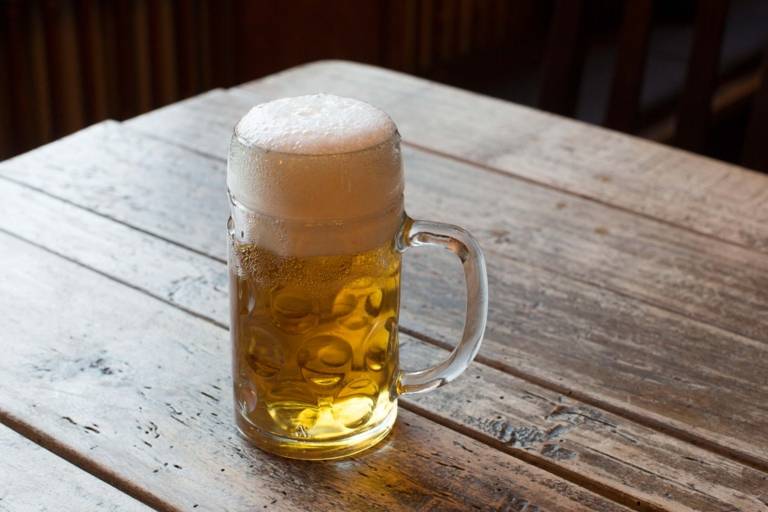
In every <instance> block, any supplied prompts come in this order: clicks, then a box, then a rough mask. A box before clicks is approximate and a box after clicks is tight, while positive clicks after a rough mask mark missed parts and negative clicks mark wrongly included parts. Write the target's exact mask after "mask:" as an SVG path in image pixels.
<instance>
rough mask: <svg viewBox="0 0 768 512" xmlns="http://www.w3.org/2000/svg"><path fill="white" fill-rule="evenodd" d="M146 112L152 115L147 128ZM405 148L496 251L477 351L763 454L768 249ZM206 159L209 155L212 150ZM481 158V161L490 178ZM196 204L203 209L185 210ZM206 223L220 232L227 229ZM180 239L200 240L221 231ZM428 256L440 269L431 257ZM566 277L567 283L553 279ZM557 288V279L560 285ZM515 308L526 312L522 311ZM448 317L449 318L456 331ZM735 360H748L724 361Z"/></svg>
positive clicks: (453, 209) (418, 183)
mask: <svg viewBox="0 0 768 512" xmlns="http://www.w3.org/2000/svg"><path fill="white" fill-rule="evenodd" d="M190 104H191V102H187V105H190ZM212 110H214V111H216V112H220V111H223V110H224V109H223V107H222V108H217V109H212ZM177 112H178V110H177ZM195 115H196V116H197V117H194V116H191V117H192V119H194V126H197V127H198V129H199V131H202V132H206V133H209V134H213V133H214V132H215V128H213V127H211V128H210V129H208V128H207V125H206V124H205V123H204V120H203V119H204V118H203V117H202V114H201V113H197V114H195ZM163 116H164V119H166V120H168V123H167V124H165V127H166V128H167V131H166V133H176V134H183V133H185V129H183V128H182V126H181V125H180V124H179V123H180V121H179V120H180V119H182V118H183V116H182V115H175V114H174V117H175V119H176V123H175V124H173V123H172V122H171V121H170V120H169V119H170V118H171V116H169V115H167V113H163ZM147 119H148V116H145V117H144V120H143V123H144V124H143V126H144V129H146V130H149V128H148V127H149V126H152V124H151V123H149V124H148V121H147ZM219 124H220V125H222V126H224V124H225V123H219ZM156 125H158V124H157V123H156ZM134 126H135V125H134ZM186 131H190V129H189V128H186ZM218 140H224V141H225V140H226V138H225V137H218ZM82 151H85V150H84V149H83V150H82ZM406 157H407V158H408V162H407V163H408V165H409V166H410V167H409V170H408V171H407V175H408V183H407V187H408V192H407V203H408V206H409V209H410V210H411V212H412V213H414V214H418V215H419V216H422V217H427V218H439V219H441V220H447V221H452V222H455V223H458V224H462V225H464V226H467V227H468V228H470V229H471V230H473V231H474V232H475V234H476V235H478V236H479V238H480V239H481V241H482V242H484V246H485V247H486V249H487V251H488V253H489V264H490V268H491V276H492V284H493V286H492V287H491V291H492V294H493V296H492V300H491V305H492V311H491V320H490V327H489V333H488V336H487V341H486V345H485V347H486V348H484V349H483V352H482V354H488V355H489V357H490V358H494V359H495V360H497V361H501V362H503V363H504V364H506V365H508V366H509V367H510V368H513V369H514V368H518V369H521V370H522V371H525V372H526V373H527V374H528V375H533V376H536V377H538V378H541V379H544V380H546V381H547V382H550V383H553V384H556V385H559V386H561V389H565V390H568V391H573V392H575V393H576V394H577V395H578V396H580V397H586V398H589V399H590V400H591V401H592V402H593V403H598V404H600V405H601V406H604V407H605V406H610V407H611V408H615V410H617V411H618V412H621V413H622V414H628V415H630V416H631V417H633V418H635V419H637V417H638V415H642V416H643V417H645V418H647V419H648V420H649V421H652V422H653V423H654V425H656V424H658V423H662V424H665V425H668V426H670V427H671V428H673V429H675V431H676V433H677V435H682V436H685V435H686V434H693V435H696V436H698V437H700V438H704V439H706V440H707V441H708V442H711V443H713V444H715V445H717V447H718V449H721V450H726V451H727V450H729V449H733V450H736V451H738V452H740V453H739V454H738V455H737V456H739V457H742V458H743V459H745V460H750V461H752V462H754V463H756V464H758V465H760V467H763V468H765V467H768V466H766V464H767V463H768V448H766V442H765V440H764V439H765V438H764V436H762V434H761V433H762V432H764V431H765V429H766V424H768V415H767V414H766V411H765V405H764V404H763V402H762V401H760V400H755V399H754V396H763V395H764V394H765V392H766V391H765V389H766V379H767V378H768V377H766V372H765V371H764V370H763V369H764V367H765V361H766V357H767V356H766V351H765V348H766V346H765V343H764V340H765V336H764V333H765V326H764V325H761V324H765V321H766V319H767V318H766V317H765V315H764V314H762V312H764V311H766V309H765V307H764V306H762V305H764V304H766V303H768V299H766V292H767V291H768V286H765V285H764V284H763V282H764V281H765V280H766V278H767V277H768V272H766V269H765V267H766V264H768V262H767V261H766V260H765V258H764V257H763V256H762V255H760V254H757V253H754V252H751V251H749V250H745V249H742V248H738V247H735V246H732V245H727V244H721V243H719V242H717V241H715V240H712V239H709V238H705V237H701V236H699V235H695V234H692V233H690V232H686V231H682V230H676V229H674V228H672V227H670V226H667V225H664V224H659V223H655V222H653V221H651V220H648V219H642V218H635V217H632V216H631V215H629V214H626V213H623V212H617V211H610V210H609V209H607V208H605V207H602V206H599V205H595V204H594V203H591V202H588V201H584V200H581V199H578V198H573V197H561V196H558V195H557V193H556V192H554V191H550V190H546V189H541V188H538V187H534V186H531V185H529V184H526V183H523V182H519V181H512V180H509V178H507V177H505V176H499V175H495V174H492V173H486V172H485V171H478V170H477V169H472V168H471V167H470V166H467V165H464V164H459V163H456V162H452V161H450V160H445V159H439V158H436V157H434V156H433V155H429V154H427V153H423V152H419V151H416V150H406ZM190 158H193V157H190ZM201 161H205V162H206V163H204V164H202V165H204V166H207V165H208V163H207V159H204V158H201ZM222 166H223V164H222ZM183 167H185V168H187V169H193V168H194V167H195V165H194V164H192V163H191V162H190V163H188V164H185V165H184V166H183ZM219 172H220V173H222V174H223V172H224V171H223V168H222V169H221V170H220V171H219ZM472 172H482V176H483V179H481V180H480V179H475V175H474V174H472ZM18 174H21V172H19V173H18ZM457 184H461V186H457ZM179 186H181V184H180V185H179ZM219 186H220V187H222V188H223V183H220V184H219ZM223 194H224V192H223V190H221V191H220V192H217V193H216V194H213V195H211V196H209V199H208V200H207V204H214V203H215V202H216V201H221V200H222V199H221V197H222V196H223ZM476 204H483V205H490V206H489V207H488V208H487V213H486V214H485V215H483V214H482V213H478V211H477V209H476V208H474V207H473V206H471V205H476ZM211 209H213V207H211ZM222 209H225V206H222ZM192 215H196V212H195V211H190V212H189V215H187V216H185V217H186V218H189V217H190V216H192ZM489 224H490V226H489ZM147 229H155V230H157V229H162V226H156V227H147ZM168 236H172V234H170V233H168ZM211 236H213V237H219V238H223V235H222V234H221V233H218V232H217V233H212V235H211ZM185 243H187V244H193V246H195V247H198V248H204V247H206V246H207V247H215V248H218V247H221V248H223V245H224V244H223V242H213V243H211V242H197V243H196V242H194V241H186V242H185ZM220 250H222V249H220ZM219 257H223V253H219ZM510 257H511V258H513V259H514V260H515V261H513V262H510V261H509V260H508V258H510ZM522 262H526V263H529V264H530V265H535V266H542V265H543V264H546V268H549V269H552V270H553V271H554V272H556V273H557V274H559V273H561V272H563V271H566V272H567V273H569V274H572V275H575V277H576V278H577V279H578V280H580V281H587V282H597V284H600V285H602V286H605V287H608V286H609V285H610V287H611V288H614V289H617V291H618V292H620V294H621V295H635V294H637V295H640V296H642V295H645V296H646V297H643V298H644V299H645V300H646V301H650V300H649V299H648V298H647V297H648V294H649V291H650V290H652V289H653V288H652V287H655V288H656V291H655V292H654V293H653V299H654V301H656V302H659V303H660V305H661V306H662V308H664V309H669V310H672V311H674V310H677V311H679V312H681V313H683V314H685V315H691V316H696V317H699V318H702V319H704V320H708V321H710V322H712V323H714V324H720V325H724V326H725V327H727V328H731V329H733V330H743V331H745V332H747V333H748V334H753V335H755V338H756V339H755V340H750V339H748V338H745V337H742V336H734V335H731V334H729V333H727V332H724V331H722V330H719V329H716V328H715V329H713V328H710V327H707V326H705V325H700V324H698V323H695V322H688V321H686V320H685V319H683V318H681V317H680V316H679V315H676V314H674V313H667V312H665V311H660V310H658V309H656V308H649V307H648V306H647V305H646V304H644V303H642V302H640V301H637V300H632V299H630V298H628V297H622V296H618V295H617V294H615V293H611V292H609V291H606V290H604V289H600V288H595V287H591V286H586V285H584V284H582V283H578V282H574V281H572V280H569V279H567V278H565V277H562V276H560V275H556V274H555V273H548V272H541V271H537V270H534V269H529V272H531V273H532V275H533V277H530V278H526V277H523V276H521V275H520V272H521V270H520V269H521V268H525V267H526V265H523V263H522ZM424 269H425V270H424V271H425V272H433V273H435V272H436V269H435V267H434V266H432V265H425V267H424ZM561 281H565V282H566V284H563V285H562V286H560V285H558V284H557V283H559V282H561ZM548 288H552V289H554V290H559V292H558V295H559V296H558V295H555V294H554V293H553V292H552V291H551V290H548ZM745 288H747V289H745ZM424 293H425V295H424V302H423V306H422V308H424V309H425V310H426V311H428V312H429V313H430V314H424V313H425V311H423V310H419V312H418V315H412V316H410V317H409V316H408V315H409V313H408V311H407V310H406V311H405V316H404V320H405V322H406V325H407V324H408V323H411V322H414V323H412V324H411V325H413V326H414V327H419V329H420V330H421V332H422V333H425V334H430V335H434V336H438V337H441V338H446V337H447V339H454V338H455V331H456V329H458V328H459V327H460V325H459V324H458V322H459V321H460V318H461V315H457V314H455V311H456V310H458V308H454V310H450V309H447V308H446V306H447V305H449V304H452V303H455V300H457V299H455V298H451V294H450V290H440V293H438V294H434V295H433V292H432V291H431V290H429V291H427V290H425V292H424ZM436 297H437V298H440V299H441V300H436ZM454 297H455V294H454ZM553 301H554V302H553ZM543 305H546V306H547V307H546V308H544V307H542V306H543ZM692 313H695V315H694V314H692ZM520 316H525V320H522V319H521V320H518V317H520ZM446 323H447V324H449V325H451V326H453V327H454V328H453V329H452V330H450V333H446V327H445V324H446ZM542 338H543V339H542ZM670 340H674V341H675V343H671V341H670ZM564 346H565V347H568V350H563V347H564ZM673 355H674V358H673V357H672V356H673ZM734 367H737V368H739V371H738V372H732V371H730V370H729V369H730V368H734ZM745 376H746V377H745ZM697 404H698V405H697ZM713 418H718V420H717V421H716V422H713V421H712V419H713Z"/></svg>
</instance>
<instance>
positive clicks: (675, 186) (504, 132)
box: [242, 61, 768, 252]
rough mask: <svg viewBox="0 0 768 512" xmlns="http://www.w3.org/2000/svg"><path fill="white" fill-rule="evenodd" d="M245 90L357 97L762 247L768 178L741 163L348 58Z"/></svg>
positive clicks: (492, 157)
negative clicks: (733, 162)
mask: <svg viewBox="0 0 768 512" xmlns="http://www.w3.org/2000/svg"><path fill="white" fill-rule="evenodd" d="M242 89H244V90H250V91H253V92H255V93H256V94H257V95H266V96H287V95H298V94H307V93H314V92H318V91H323V92H331V93H336V94H342V95H346V96H354V97H357V98H360V99H363V100H366V101H369V102H371V103H373V104H375V105H378V106H380V107H382V108H383V109H384V110H386V111H387V112H389V113H390V114H391V115H392V117H393V118H394V119H395V121H396V122H397V124H398V126H399V127H400V132H401V133H402V135H403V137H404V138H405V140H407V141H410V142H412V143H414V144H419V145H422V146H425V147H428V148H431V149H433V150H436V151H439V152H441V153H445V154H449V155H452V156H455V157H457V158H461V159H467V160H470V161H472V162H478V163H482V164H485V165H488V166H491V167H493V168H494V169H497V170H499V171H502V172H505V173H510V174H514V175H517V176H523V177H525V178H527V179H530V180H533V181H537V182H540V183H545V184H547V185H550V186H554V187H557V188H560V189H564V190H568V191H570V192H571V193H573V194H576V195H581V196H587V197H591V198H594V199H596V200H598V201H601V202H605V203H608V204H612V205H615V206H617V207H620V208H624V209H628V210H631V211H635V212H639V213H642V214H643V215H647V216H650V217H655V218H658V219H662V220H664V221H667V222H671V223H674V224H678V225H680V226H685V227H686V228H688V229H691V230H694V231H697V232H700V233H705V234H708V235H712V236H715V237H718V238H722V239H724V240H729V241H731V242H733V243H737V244H740V245H744V246H748V247H753V248H756V249H759V250H761V251H763V252H768V181H766V180H765V178H764V176H762V175H761V174H759V173H756V172H752V171H748V170H746V169H743V168H741V167H736V166H733V165H728V164H724V163H722V162H719V161H716V160H712V159H707V158H702V157H700V156H696V155H692V154H690V153H686V152H684V151H679V150H675V149H670V148H668V147H666V146H662V145H660V144H655V143H653V142H648V141H645V140H642V139H638V138H635V137H631V136H627V135H623V134H619V133H616V132H612V131H610V130H606V129H602V128H599V127H595V126H591V125H587V124H584V123H581V122H578V121H572V120H568V119H564V118H561V117H557V116H554V115H550V114H545V113H542V112H540V111H537V110H534V109H530V108H526V107H522V106H519V105H514V104H511V103H509V102H506V101H502V100H497V99H493V98H489V97H487V96H482V95H478V94H474V93H470V92H467V91H463V90H460V89H456V88H452V87H447V86H444V85H440V84H436V83H434V82H429V81H426V80H422V79H419V78H415V77H412V76H408V75H405V74H401V73H395V72H392V71H388V70H384V69H380V68H375V67H372V66H366V65H363V64H356V63H351V62H343V61H322V62H317V63H312V64H307V65H304V66H300V67H297V68H292V69H289V70H287V71H284V72H282V73H278V74H275V75H271V76H269V77H267V78H264V79H261V80H257V81H254V82H250V83H249V84H246V85H245V86H242Z"/></svg>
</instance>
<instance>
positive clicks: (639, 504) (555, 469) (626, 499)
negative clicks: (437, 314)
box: [0, 184, 760, 510]
mask: <svg viewBox="0 0 768 512" xmlns="http://www.w3.org/2000/svg"><path fill="white" fill-rule="evenodd" d="M18 186H25V185H24V184H18ZM25 187H26V186H25ZM26 188H30V189H32V190H34V188H33V187H26ZM35 192H37V191H36V190H35ZM46 195H48V196H50V197H53V198H55V196H52V195H50V194H46ZM57 199H58V198H57ZM64 202H66V203H67V204H70V205H71V203H70V202H68V201H64ZM74 206H76V207H77V205H74ZM81 209H84V210H86V211H88V212H89V213H92V214H93V213H96V215H100V216H102V217H105V216H103V215H101V214H99V213H97V212H93V211H92V210H90V209H85V208H81ZM105 218H108V217H105ZM110 220H112V219H110ZM0 231H3V232H5V233H6V234H8V235H9V236H11V237H13V238H16V239H19V240H22V241H24V242H25V243H28V244H31V245H33V246H36V247H38V248H40V249H42V250H44V251H46V252H48V253H51V254H54V255H56V256H57V257H60V258H62V259H65V260H67V261H70V262H72V263H74V264H76V265H78V266H80V267H82V268H85V269H87V270H90V271H92V272H95V273H97V274H99V275H102V276H104V277H106V278H108V279H110V280H112V281H114V282H117V283H119V284H123V285H125V286H128V287H129V288H131V289H134V290H137V291H139V292H140V293H142V294H145V295H148V296H150V297H153V298H155V299H157V300H159V301H161V302H163V303H165V304H167V305H170V306H172V307H174V308H176V309H179V310H181V311H184V312H185V313H189V314H191V315H192V316H195V317H196V318H200V319H202V320H204V321H206V322H209V323H211V324H213V325H215V326H217V327H219V328H223V329H225V330H226V329H227V326H226V325H223V324H222V323H221V322H218V321H216V320H214V319H212V318H209V317H206V316H204V315H202V314H199V313H196V312H194V311H191V310H189V309H187V308H184V307H183V306H180V305H179V304H176V303H174V302H171V301H168V300H166V299H164V298H162V297H159V296H157V295H154V294H152V293H150V292H148V291H146V290H144V289H142V288H140V287H137V286H135V285H133V284H131V283H129V282H126V281H124V280H122V279H119V278H116V277H113V276H111V275H109V274H107V273H104V272H102V271H100V270H96V269H94V268H92V267H89V266H88V265H85V264H82V263H80V262H78V261H77V260H74V259H72V258H69V257H67V256H64V255H62V254H60V253H58V252H56V251H53V250H50V249H48V248H47V247H44V246H41V245H39V244H37V243H35V242H32V241H30V240H27V239H25V238H24V237H21V236H18V235H16V234H14V233H11V232H8V231H6V230H4V229H1V228H0ZM141 231H142V232H143V233H145V231H144V230H141ZM150 235H151V233H150ZM151 236H154V235H151ZM177 245H178V244H177ZM198 253H199V251H198ZM205 256H207V257H209V258H211V259H213V260H217V261H220V260H219V259H218V258H213V257H211V256H209V255H205ZM220 262H221V261H220ZM400 330H401V331H402V332H403V333H404V334H408V335H411V336H413V337H415V338H417V339H420V340H422V341H425V342H427V343H430V344H432V345H435V346H438V347H440V348H443V349H448V350H450V349H451V347H450V346H449V345H447V344H446V343H444V342H441V341H439V340H436V339H433V338H429V337H426V336H424V335H421V334H419V333H417V332H414V331H411V330H410V329H408V328H401V329H400ZM478 362H480V363H482V364H485V365H487V366H490V367H493V368H495V369H497V370H499V371H503V372H505V373H508V374H511V375H513V376H516V377H519V378H522V379H523V380H526V381H529V382H532V383H534V384H536V385H540V386H542V387H544V388H548V389H550V390H554V391H556V392H558V393H560V394H564V395H567V396H571V397H574V398H576V399H577V400H579V401H582V402H583V403H587V404H590V405H592V404H593V403H594V401H590V399H589V397H586V399H585V398H584V397H581V396H574V393H573V392H572V391H570V390H568V389H567V388H564V387H563V386H561V385H558V384H556V383H551V382H548V381H545V380H541V379H536V378H532V377H530V376H528V375H526V374H524V373H523V374H521V373H519V372H518V371H516V370H514V369H513V368H511V367H509V366H507V365H503V364H501V365H500V364H498V363H496V362H495V361H493V360H488V359H487V358H484V357H479V358H478ZM596 405H597V407H598V408H602V409H604V410H609V411H611V412H614V411H613V410H611V409H612V407H610V406H606V405H605V404H602V403H599V402H598V403H597V404H596ZM403 406H404V408H405V409H407V410H410V411H411V412H414V413H416V414H419V415H421V416H424V417H426V418H427V419H430V420H431V421H433V422H435V423H438V424H441V425H442V426H445V427H447V428H450V429H452V430H454V431H457V432H459V433H462V434H464V435H468V436H469V437H472V438H473V439H475V440H477V441H479V442H482V443H483V444H486V445H488V446H490V447H492V448H495V449H499V450H501V451H504V452H506V453H508V454H510V455H512V456H514V457H516V458H519V459H521V460H523V461H524V462H527V463H530V464H532V465H534V466H537V467H539V468H541V469H543V470H545V471H548V472H550V473H553V474H556V475H558V476H560V477H562V478H565V479H566V480H569V481H571V482H573V483H574V484H576V485H579V486H581V487H583V488H586V489H588V490H590V491H592V492H595V493H596V494H600V495H602V496H603V497H605V498H607V499H610V500H612V501H615V502H618V503H621V504H623V505H626V506H629V507H632V508H634V509H636V510H663V509H662V508H659V507H658V506H657V505H654V504H652V503H648V502H646V501H643V500H639V499H637V498H635V497H633V496H631V495H629V494H627V493H624V492H622V491H620V490H617V489H614V488H613V487H610V486H608V485H606V484H604V483H601V482H599V481H595V480H592V479H589V478H587V477H584V476H582V475H579V474H578V473H576V472H574V471H572V470H569V469H567V468H562V467H560V466H558V465H556V464H554V463H552V462H551V461H548V460H546V459H542V458H541V457H538V456H536V455H534V454H530V453H528V452H526V451H524V450H520V449H516V448H514V447H511V446H508V445H505V444H504V443H502V442H500V441H498V440H495V439H493V438H490V437H489V436H485V435H483V434H482V433H480V432H475V431H474V430H472V429H469V428H467V427H465V426H464V425H461V424H457V423H456V422H453V421H451V420H450V419H446V418H443V417H441V416H438V415H436V414H434V413H430V412H429V411H425V410H424V409H422V408H421V407H420V406H418V405H416V404H412V403H403ZM618 414H619V415H620V416H629V414H626V413H624V412H623V411H620V410H619V411H618ZM630 414H631V413H630ZM630 419H632V420H633V421H635V422H636V423H640V424H642V423H643V422H642V421H637V419H635V418H630ZM640 419H643V418H642V417H640ZM662 427H663V425H662ZM657 430H658V429H657ZM673 437H679V436H673ZM685 441H687V442H691V440H690V439H685ZM693 444H698V443H695V442H694V443H693ZM720 455H722V454H720ZM727 455H731V454H727ZM729 458H732V457H729ZM737 460H738V459H737ZM758 469H760V468H758Z"/></svg>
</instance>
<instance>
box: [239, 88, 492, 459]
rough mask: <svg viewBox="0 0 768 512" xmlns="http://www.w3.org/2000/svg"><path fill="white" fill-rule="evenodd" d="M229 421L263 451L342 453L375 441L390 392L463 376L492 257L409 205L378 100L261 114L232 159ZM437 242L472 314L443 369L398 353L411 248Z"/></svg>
mask: <svg viewBox="0 0 768 512" xmlns="http://www.w3.org/2000/svg"><path fill="white" fill-rule="evenodd" d="M227 186H228V191H229V199H230V209H231V217H230V219H229V225H228V228H229V253H228V254H229V273H230V297H231V324H230V326H231V336H232V346H233V365H234V368H233V377H234V397H235V409H236V411H235V418H236V423H237V427H238V430H239V431H240V433H241V434H242V435H244V436H245V437H246V438H247V439H249V440H250V441H252V442H253V443H254V444H255V445H256V446H257V447H259V448H262V449H264V450H266V451H268V452H272V453H276V454H278V455H282V456H285V457H291V458H298V459H334V458H339V457H345V456H348V455H351V454H354V453H357V452H359V451H361V450H364V449H366V448H368V447H370V446H373V445H374V444H376V443H377V442H379V441H380V440H382V439H383V438H384V437H385V436H386V435H387V434H388V433H389V431H390V430H391V428H392V426H393V424H394V422H395V416H396V414H397V398H398V397H399V396H401V395H404V394H408V393H420V392H424V391H429V390H431V389H434V388H437V387H439V386H442V385H443V384H445V383H447V382H450V381H451V380H453V379H455V378H456V377H457V376H458V375H459V374H461V372H463V371H464V369H465V368H466V367H467V365H468V364H469V363H470V362H471V361H472V359H473V358H474V357H475V354H476V353H477V351H478V349H479V347H480V342H481V340H482V336H483V331H484V329H485V322H486V316H487V305H488V291H487V278H486V272H485V262H484V259H483V254H482V252H481V250H480V247H479V246H478V244H477V242H476V241H475V240H474V239H473V238H472V237H471V236H470V235H469V234H468V233H466V232H465V231H463V230H462V229H460V228H458V227H455V226H451V225H447V224H441V223H438V222H424V221H414V220H412V219H410V218H409V217H408V216H407V215H406V214H405V212H404V209H403V187H404V185H403V171H402V164H401V156H400V136H399V134H398V132H397V128H396V126H395V124H394V123H393V121H392V120H391V119H390V118H389V116H387V115H386V114H385V113H384V112H382V111H380V110H379V109H377V108H375V107H373V106H371V105H368V104H367V103H363V102H360V101H357V100H352V99H348V98H340V97H337V96H332V95H312V96H301V97H297V98H285V99H281V100H276V101H272V102H269V103H265V104H262V105H258V106H256V107H254V108H253V109H252V110H251V111H250V112H249V113H248V114H247V115H245V116H244V117H243V118H242V119H241V120H240V122H239V123H238V124H237V126H236V127H235V131H234V134H233V136H232V141H231V146H230V152H229V158H228V165H227ZM419 246H439V247H443V248H446V249H448V250H449V251H451V252H453V253H454V254H456V255H457V256H458V257H459V259H460V260H461V263H462V265H463V267H464V273H465V278H466V286H467V294H468V296H467V316H466V322H465V327H464V333H463V336H462V339H461V341H460V342H459V344H458V345H457V346H456V348H455V349H454V350H453V352H452V353H451V354H450V355H449V356H448V358H447V359H446V360H445V361H443V362H442V363H440V364H438V365H436V366H434V367H432V368H429V369H425V370H422V371H417V372H403V371H401V370H400V369H399V368H398V367H399V364H398V363H399V362H398V309H399V303H400V273H401V258H402V254H403V253H404V252H405V251H406V250H408V249H409V248H410V247H419Z"/></svg>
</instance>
